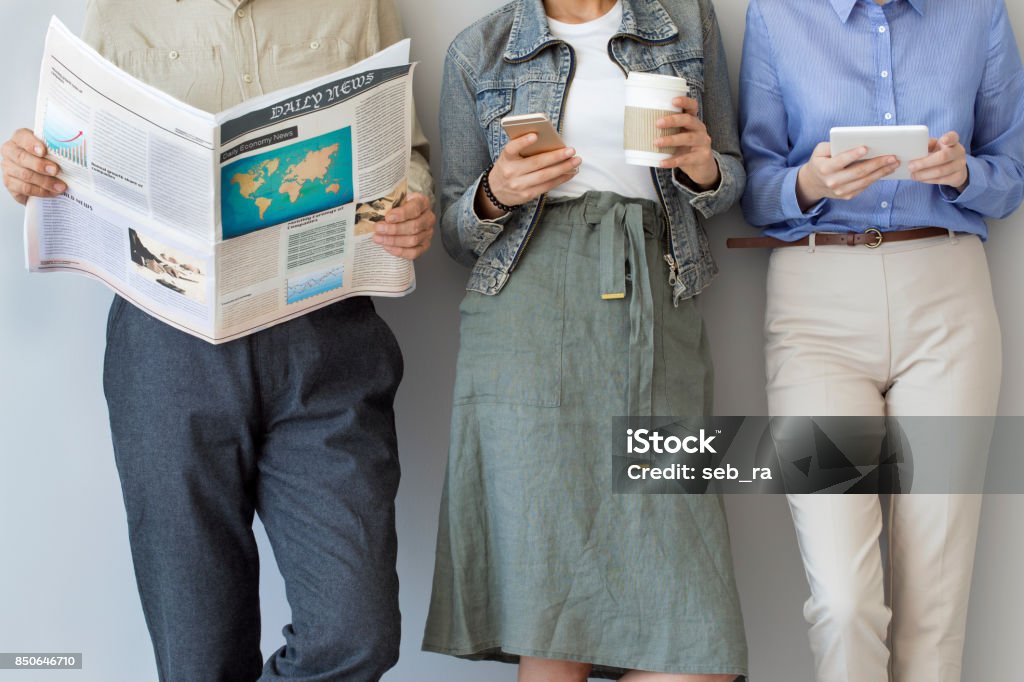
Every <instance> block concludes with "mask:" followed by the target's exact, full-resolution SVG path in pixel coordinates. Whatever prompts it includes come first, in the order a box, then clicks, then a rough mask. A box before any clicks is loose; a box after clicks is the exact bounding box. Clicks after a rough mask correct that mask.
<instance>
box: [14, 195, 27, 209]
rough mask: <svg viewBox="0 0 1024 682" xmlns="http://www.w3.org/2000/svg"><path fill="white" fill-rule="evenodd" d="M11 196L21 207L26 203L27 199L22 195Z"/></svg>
mask: <svg viewBox="0 0 1024 682" xmlns="http://www.w3.org/2000/svg"><path fill="white" fill-rule="evenodd" d="M11 196H12V197H14V200H15V201H17V202H18V203H19V204H21V205H22V206H24V205H25V204H27V203H28V197H27V196H25V195H24V194H12V195H11Z"/></svg>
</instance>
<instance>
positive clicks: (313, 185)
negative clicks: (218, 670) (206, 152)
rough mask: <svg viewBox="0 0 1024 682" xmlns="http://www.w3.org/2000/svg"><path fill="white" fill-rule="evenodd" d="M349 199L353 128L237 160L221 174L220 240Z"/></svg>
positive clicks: (350, 199) (330, 206) (348, 201)
mask: <svg viewBox="0 0 1024 682" xmlns="http://www.w3.org/2000/svg"><path fill="white" fill-rule="evenodd" d="M353 199H354V191H353V183H352V129H351V128H342V129H341V130H338V131H335V132H333V133H328V134H327V135H321V136H319V137H315V138H313V139H310V140H306V141H303V142H297V143H295V144H291V145H288V146H285V147H281V148H277V149H274V150H272V151H268V152H265V153H263V154H257V155H254V156H250V157H247V158H244V159H240V160H238V161H235V162H233V163H230V164H228V165H227V166H225V167H224V168H223V169H222V170H221V224H222V227H223V232H224V239H231V238H232V237H239V236H241V235H244V234H249V233H251V232H255V231H256V230H260V229H263V228H265V227H271V226H273V225H278V224H280V223H284V222H288V221H289V220H294V219H296V218H302V217H305V216H307V215H312V214H314V213H320V212H321V211H326V210H328V209H331V208H335V207H337V206H342V205H344V204H347V203H350V202H351V201H352V200H353Z"/></svg>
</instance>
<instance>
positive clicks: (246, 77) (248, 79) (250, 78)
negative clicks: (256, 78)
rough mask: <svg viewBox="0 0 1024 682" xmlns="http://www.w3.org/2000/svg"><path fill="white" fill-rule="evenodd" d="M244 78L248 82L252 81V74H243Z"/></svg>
mask: <svg viewBox="0 0 1024 682" xmlns="http://www.w3.org/2000/svg"><path fill="white" fill-rule="evenodd" d="M242 80H243V81H245V82H246V83H252V76H250V75H249V74H245V75H244V76H242Z"/></svg>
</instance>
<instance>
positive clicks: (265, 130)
mask: <svg viewBox="0 0 1024 682" xmlns="http://www.w3.org/2000/svg"><path fill="white" fill-rule="evenodd" d="M412 75H413V65H412V64H410V63H409V41H408V40H406V41H403V42H401V43H398V44H396V45H394V46H392V47H390V48H388V49H386V50H384V51H382V52H379V53H377V54H376V55H374V56H372V57H370V58H369V59H366V60H364V61H362V62H360V63H359V64H356V65H355V66H353V67H351V68H348V69H345V70H343V71H339V72H337V73H334V74H332V75H330V76H326V77H324V78H320V79H317V80H313V81H309V82H307V83H304V84H301V85H297V86H295V87H293V88H288V89H284V90H279V91H277V92H275V93H272V94H270V95H265V96H262V97H259V98H256V99H251V100H248V101H246V102H244V103H243V104H241V105H239V106H237V107H234V108H232V109H229V110H228V111H225V112H223V113H220V114H216V115H214V114H210V113H207V112H204V111H201V110H199V109H196V108H194V107H191V106H189V105H187V104H185V103H183V102H179V101H177V100H175V99H174V98H172V97H170V96H169V95H166V94H164V93H162V92H160V91H159V90H157V89H156V88H154V87H151V86H149V85H147V84H145V83H142V82H141V81H139V80H137V79H135V78H133V77H131V76H129V75H128V74H126V73H124V72H123V71H121V70H119V69H118V68H117V67H115V66H114V65H113V64H111V63H110V62H108V61H107V60H105V59H104V58H103V57H102V56H100V55H99V54H98V53H97V52H95V51H94V50H92V49H91V48H90V47H89V46H88V45H86V44H85V43H83V42H82V41H81V40H80V39H78V38H77V37H76V36H75V35H74V34H73V33H71V32H70V31H69V30H68V29H67V28H66V27H65V26H64V25H63V24H62V23H61V22H60V21H59V20H58V19H57V18H56V17H54V18H53V20H52V21H51V23H50V29H49V32H48V34H47V39H46V48H45V52H44V56H43V65H42V72H41V77H40V87H39V97H38V102H37V111H36V120H35V132H36V135H37V136H38V137H39V138H40V139H43V140H44V141H45V142H46V144H47V146H48V148H49V150H48V154H49V158H50V159H52V160H53V161H55V162H57V163H58V164H60V166H61V169H62V173H61V175H60V177H61V179H62V180H64V181H65V183H66V184H67V187H68V190H67V191H66V192H65V193H64V194H62V195H61V196H59V197H57V198H54V199H32V200H31V201H30V202H29V205H28V209H27V211H26V219H25V245H26V246H25V248H26V261H27V264H28V267H29V269H30V270H31V271H33V272H53V271H71V272H77V273H81V274H85V275H89V276H92V277H95V278H97V279H99V280H101V281H102V282H104V283H106V284H107V285H108V286H109V287H110V288H112V289H113V290H114V291H116V292H117V293H118V294H120V295H121V296H123V297H125V298H126V299H127V300H129V301H131V302H132V303H133V304H135V305H136V306H138V307H139V308H142V309H143V310H145V311H147V312H148V313H150V314H151V315H153V316H154V317H156V318H158V319H160V320H162V321H164V322H166V323H167V324H170V325H172V326H174V327H176V328H178V329H180V330H182V331H184V332H187V333H189V334H193V335H194V336H197V337H199V338H201V339H204V340H206V341H209V342H211V343H222V342H225V341H230V340H232V339H237V338H240V337H243V336H245V335H247V334H251V333H253V332H255V331H257V330H260V329H264V328H266V327H269V326H272V325H275V324H277V323H280V322H283V321H285V320H289V319H292V318H295V317H297V316H299V315H303V314H304V313H307V312H309V311H311V310H314V309H316V308H320V307H323V306H325V305H327V304H329V303H332V302H334V301H337V300H339V299H342V298H346V297H349V296H355V295H374V296H402V295H405V294H407V293H409V292H411V291H412V290H413V289H414V287H415V273H414V270H413V265H412V263H411V261H409V260H406V259H402V258H397V257H395V256H391V255H390V254H388V253H387V252H386V251H384V249H383V248H382V247H380V246H379V245H377V244H376V243H375V242H374V241H373V239H372V235H373V233H374V226H375V224H376V223H377V222H379V221H380V220H382V219H383V217H384V215H385V213H386V212H387V211H388V210H390V209H391V208H392V207H395V206H398V205H400V204H401V203H402V202H403V201H404V200H405V198H406V196H407V193H408V189H407V187H408V185H407V177H408V171H409V159H410V148H411V144H412Z"/></svg>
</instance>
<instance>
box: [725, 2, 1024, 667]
mask: <svg viewBox="0 0 1024 682" xmlns="http://www.w3.org/2000/svg"><path fill="white" fill-rule="evenodd" d="M794 34H798V35H799V39H794ZM741 97H742V102H741V126H742V135H743V149H744V156H745V158H746V161H747V170H748V173H749V177H750V182H749V186H748V190H747V194H746V196H745V198H744V209H745V212H746V216H747V219H748V221H749V222H750V223H751V224H753V225H756V226H760V227H764V228H765V235H766V237H765V238H759V239H756V240H737V241H738V242H739V243H740V244H741V245H745V246H769V247H776V248H775V251H774V252H773V253H772V256H771V265H770V268H769V274H768V287H767V299H768V308H767V315H766V317H767V319H766V330H767V351H766V354H767V368H768V402H769V412H770V413H771V414H772V415H777V416H818V417H830V416H845V415H849V416H868V417H879V416H894V417H904V416H943V417H950V416H953V417H955V416H986V415H994V414H995V413H996V408H997V403H998V399H999V388H1000V381H1001V340H1000V330H999V322H998V319H997V317H996V311H995V305H994V303H993V298H992V287H991V283H990V278H989V272H988V265H987V263H986V260H985V252H984V250H983V248H982V240H983V239H985V238H986V237H987V228H986V224H985V218H986V217H988V218H999V217H1004V216H1007V215H1009V214H1010V213H1012V212H1013V211H1014V210H1016V209H1017V207H1018V206H1019V205H1020V203H1021V198H1022V195H1024V70H1022V68H1021V60H1020V55H1019V53H1018V48H1017V44H1016V42H1015V39H1014V35H1013V31H1012V28H1011V26H1010V21H1009V18H1008V17H1007V13H1006V6H1005V4H1004V2H1003V0H978V2H971V3H965V2H935V1H926V0H892V1H891V2H886V1H884V0H878V1H877V2H875V1H872V0H812V1H807V2H787V1H786V0H751V2H750V7H749V12H748V15H747V35H746V44H745V47H744V55H743V66H742V72H741ZM897 124H924V125H927V126H929V128H930V129H931V131H932V132H933V134H936V135H937V138H936V139H933V140H932V141H931V146H930V149H929V154H928V155H927V156H926V157H925V158H922V159H918V160H915V161H913V162H911V163H910V164H909V170H911V171H912V172H913V181H912V182H893V181H888V182H880V181H881V180H884V179H885V178H886V176H888V175H890V174H891V173H892V172H893V171H894V170H895V169H896V167H897V166H898V161H896V160H895V159H893V158H892V157H882V158H878V159H875V160H871V161H861V159H863V157H864V156H865V154H866V152H867V150H866V149H863V148H861V149H856V150H853V151H851V152H849V153H846V154H839V155H835V156H833V154H832V153H831V150H830V148H829V145H828V144H827V143H824V142H822V140H824V139H827V137H828V135H829V129H830V128H831V127H832V126H849V125H859V126H866V125H882V126H885V125H897ZM783 247H789V248H783ZM920 431H921V429H920V428H917V429H914V428H911V425H910V424H909V423H908V428H907V435H908V437H909V438H910V445H911V447H913V448H914V450H915V454H914V458H915V460H916V462H917V465H918V466H919V467H928V461H929V448H933V450H932V454H933V456H934V455H935V454H938V453H937V452H936V451H935V450H934V443H929V442H928V438H927V436H928V434H926V433H921V432H920ZM990 436H991V433H990V432H989V433H988V434H987V435H985V436H984V437H983V438H980V439H978V440H976V441H974V442H971V443H968V444H966V446H965V447H966V448H967V449H971V451H973V452H975V453H976V455H977V457H978V458H983V457H984V456H985V453H986V452H987V439H988V438H990ZM980 461H983V460H980ZM936 466H937V465H936ZM789 502H790V507H791V509H792V512H793V518H794V521H795V524H796V528H797V535H798V538H799V542H800V550H801V553H802V555H803V560H804V567H805V568H806V571H807V577H808V582H809V583H810V588H811V596H810V599H809V600H808V601H807V603H806V605H805V607H804V615H805V616H806V618H807V621H808V623H810V625H811V630H810V639H811V648H812V650H813V652H814V658H815V666H816V670H817V679H818V680H820V681H821V682H825V681H826V680H827V681H828V682H840V681H844V682H845V681H849V682H879V681H882V680H887V679H895V680H897V681H899V682H917V681H919V680H928V682H954V681H958V680H960V669H961V657H962V652H963V643H964V633H965V627H966V613H967V601H968V594H969V590H970V584H971V572H972V568H973V564H974V548H975V540H976V537H977V526H978V519H979V513H980V508H981V497H980V496H978V495H895V496H893V497H892V500H891V502H892V507H891V517H890V521H891V533H890V541H891V551H890V558H891V566H890V571H891V577H892V590H891V594H892V603H891V609H890V608H889V607H887V606H886V604H885V601H884V585H883V574H884V571H883V567H882V562H881V553H880V549H879V547H878V539H879V535H880V534H881V532H882V513H881V509H880V505H879V500H878V498H877V496H872V495H816V496H814V495H797V496H791V497H790V498H789ZM887 636H889V637H890V641H891V657H890V649H889V648H888V647H887V645H886V639H887ZM890 675H891V676H892V677H891V678H890Z"/></svg>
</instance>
